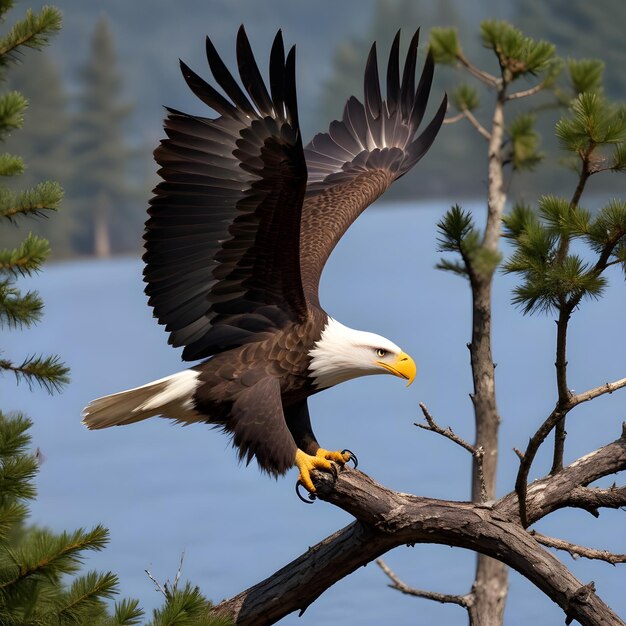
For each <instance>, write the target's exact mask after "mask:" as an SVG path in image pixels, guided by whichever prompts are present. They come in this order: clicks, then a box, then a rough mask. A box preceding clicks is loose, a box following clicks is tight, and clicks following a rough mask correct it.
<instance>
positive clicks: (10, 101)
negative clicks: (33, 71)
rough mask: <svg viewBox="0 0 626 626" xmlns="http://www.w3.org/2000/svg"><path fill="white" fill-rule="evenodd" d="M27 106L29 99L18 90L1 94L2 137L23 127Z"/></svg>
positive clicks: (0, 126) (0, 135)
mask: <svg viewBox="0 0 626 626" xmlns="http://www.w3.org/2000/svg"><path fill="white" fill-rule="evenodd" d="M1 65H2V64H1V63H0V66H1ZM27 106H28V101H27V100H26V98H24V96H22V94H20V93H18V92H17V91H9V92H8V93H5V94H2V95H1V96H0V139H4V138H5V137H6V135H7V133H10V132H11V131H13V130H15V129H17V128H21V127H22V124H23V123H24V110H25V109H26V107H27Z"/></svg>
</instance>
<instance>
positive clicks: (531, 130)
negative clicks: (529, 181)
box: [508, 113, 544, 170]
mask: <svg viewBox="0 0 626 626" xmlns="http://www.w3.org/2000/svg"><path fill="white" fill-rule="evenodd" d="M535 122H536V116H535V115H532V114H530V113H522V114H520V115H518V116H517V117H516V118H515V119H514V120H513V121H512V122H511V124H510V126H509V128H508V135H509V138H510V140H511V150H510V156H509V160H510V161H511V163H512V164H513V169H515V170H524V169H527V170H532V169H534V168H535V166H536V165H538V164H539V163H540V162H541V160H542V159H543V158H544V155H543V154H542V153H541V152H539V149H538V148H539V144H540V143H541V136H540V135H539V133H538V132H537V131H536V130H535Z"/></svg>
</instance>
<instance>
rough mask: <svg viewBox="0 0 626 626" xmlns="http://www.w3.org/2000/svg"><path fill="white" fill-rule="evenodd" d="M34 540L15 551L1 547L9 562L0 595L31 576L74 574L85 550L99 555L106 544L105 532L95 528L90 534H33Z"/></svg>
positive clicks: (36, 532) (76, 532)
mask: <svg viewBox="0 0 626 626" xmlns="http://www.w3.org/2000/svg"><path fill="white" fill-rule="evenodd" d="M33 532H34V533H35V534H36V535H35V536H36V538H33V539H32V540H31V541H29V542H28V543H27V544H25V545H22V546H17V547H16V548H9V547H4V550H5V551H6V557H7V558H8V559H9V560H10V561H11V562H12V564H13V567H12V568H11V569H12V572H9V571H8V568H7V569H5V572H3V574H4V576H3V578H2V579H1V580H0V593H8V592H9V591H10V590H11V588H14V587H15V586H17V585H19V584H20V583H22V582H24V581H26V580H28V579H29V578H30V577H31V576H35V575H37V576H41V577H45V576H48V575H50V574H52V573H62V574H72V573H75V572H76V571H77V569H78V567H79V566H80V563H81V562H82V559H83V558H84V557H83V554H82V553H83V552H84V551H85V550H95V551H100V550H102V549H103V548H104V546H105V545H106V543H107V541H108V534H109V533H108V531H107V530H106V528H104V527H103V526H100V525H98V526H95V527H94V528H93V529H92V530H90V531H88V532H87V531H84V530H83V529H79V530H77V531H75V532H73V533H66V532H63V533H61V534H59V535H53V534H52V533H51V532H49V531H47V530H36V531H33Z"/></svg>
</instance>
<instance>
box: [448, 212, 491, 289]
mask: <svg viewBox="0 0 626 626" xmlns="http://www.w3.org/2000/svg"><path fill="white" fill-rule="evenodd" d="M437 229H438V230H439V237H438V238H437V243H438V244H439V251H440V252H454V253H456V254H458V255H459V256H460V257H461V261H460V262H459V261H451V260H449V259H441V260H440V261H439V263H438V264H437V268H438V269H441V270H445V271H448V272H453V273H454V274H458V275H460V276H464V277H466V278H469V279H470V280H472V279H473V278H474V277H475V276H476V275H484V276H486V275H489V274H492V273H493V272H494V270H495V269H496V267H497V266H498V264H499V263H500V259H501V255H500V253H499V252H497V251H493V250H488V249H487V248H485V247H484V246H482V245H481V242H480V232H479V231H478V229H477V228H476V226H475V224H474V220H473V218H472V215H471V213H469V212H467V211H464V210H463V209H461V207H459V205H458V204H457V205H455V206H453V207H452V208H451V209H450V210H449V211H448V212H447V213H446V214H445V215H444V217H443V219H442V220H441V221H440V222H439V223H438V224H437Z"/></svg>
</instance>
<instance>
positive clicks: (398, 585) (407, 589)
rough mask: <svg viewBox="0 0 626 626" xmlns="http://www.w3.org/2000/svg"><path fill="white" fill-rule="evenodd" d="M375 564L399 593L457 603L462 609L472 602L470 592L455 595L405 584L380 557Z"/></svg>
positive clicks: (468, 606) (446, 602) (443, 602)
mask: <svg viewBox="0 0 626 626" xmlns="http://www.w3.org/2000/svg"><path fill="white" fill-rule="evenodd" d="M376 565H378V567H380V569H382V570H383V572H385V574H386V575H387V577H388V578H389V580H391V584H390V585H389V586H390V587H391V588H392V589H397V590H398V591H400V592H401V593H405V594H407V595H409V596H416V597H418V598H425V599H426V600H434V601H435V602H441V604H458V605H459V606H462V607H463V608H464V609H469V608H471V607H472V605H473V604H474V597H473V596H472V594H471V593H469V594H466V595H464V596H457V595H453V594H449V593H437V592H436V591H425V590H423V589H416V588H415V587H411V586H409V585H407V584H406V583H405V582H404V581H403V580H401V579H400V578H398V576H397V575H396V574H395V572H394V571H393V570H392V569H391V568H390V567H389V566H388V565H387V563H385V561H383V560H382V559H376Z"/></svg>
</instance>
